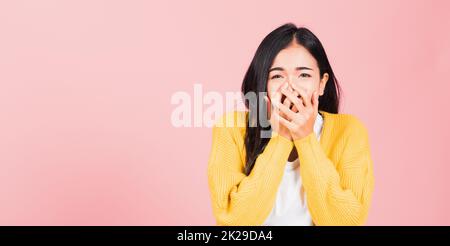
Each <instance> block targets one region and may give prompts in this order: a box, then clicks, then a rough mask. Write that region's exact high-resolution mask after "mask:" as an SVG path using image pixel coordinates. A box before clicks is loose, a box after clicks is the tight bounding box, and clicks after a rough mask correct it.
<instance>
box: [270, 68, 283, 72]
mask: <svg viewBox="0 0 450 246" xmlns="http://www.w3.org/2000/svg"><path fill="white" fill-rule="evenodd" d="M275 70H278V71H284V69H283V68H281V67H273V68H271V69H269V73H270V72H272V71H275Z"/></svg>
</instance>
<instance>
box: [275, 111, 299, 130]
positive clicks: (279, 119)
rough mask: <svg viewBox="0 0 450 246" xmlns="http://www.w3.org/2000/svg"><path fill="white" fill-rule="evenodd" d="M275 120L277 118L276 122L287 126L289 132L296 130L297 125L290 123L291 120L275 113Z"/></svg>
mask: <svg viewBox="0 0 450 246" xmlns="http://www.w3.org/2000/svg"><path fill="white" fill-rule="evenodd" d="M274 118H275V120H276V121H277V122H278V123H280V124H282V125H283V126H285V127H286V128H288V129H289V130H291V131H292V130H294V129H295V124H294V123H292V122H290V121H289V120H287V119H285V118H283V117H282V116H281V115H280V114H278V113H275V114H274Z"/></svg>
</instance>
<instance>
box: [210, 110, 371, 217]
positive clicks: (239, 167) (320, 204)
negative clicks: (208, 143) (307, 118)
mask: <svg viewBox="0 0 450 246" xmlns="http://www.w3.org/2000/svg"><path fill="white" fill-rule="evenodd" d="M320 113H321V115H322V116H323V118H324V124H323V127H322V133H321V137H320V142H319V141H318V140H317V137H316V136H315V133H314V132H313V133H311V134H310V135H308V136H307V137H305V138H302V139H299V140H296V141H290V140H288V139H287V138H284V137H282V136H280V135H276V134H274V135H273V136H272V137H271V139H270V140H269V142H268V144H267V146H266V147H265V149H264V151H263V152H262V153H261V154H260V155H259V156H258V158H257V160H256V162H255V165H254V167H253V170H252V171H251V173H250V174H249V175H248V176H247V175H245V173H244V166H245V147H244V134H245V124H246V122H245V117H246V112H240V111H236V112H231V113H227V114H226V115H225V116H224V117H222V118H221V119H220V120H218V121H217V122H216V124H215V126H214V127H213V134H212V135H213V140H212V148H211V154H210V159H209V163H208V184H209V189H210V193H211V202H212V208H213V213H214V217H215V218H216V221H217V225H261V224H262V223H263V222H264V221H265V220H266V218H267V216H268V215H269V213H270V212H271V210H272V208H273V205H274V203H275V198H276V194H277V191H278V186H279V184H280V182H281V179H282V177H283V173H284V169H285V164H286V161H287V159H288V157H289V154H290V153H291V150H292V148H293V147H294V146H295V148H297V152H298V155H299V160H300V174H301V178H302V184H303V187H304V190H305V192H306V194H307V196H308V199H307V204H308V209H309V212H310V214H311V217H312V220H313V222H314V224H315V225H362V224H364V223H365V220H366V218H367V215H368V210H369V206H370V202H371V197H372V191H373V187H374V177H373V167H372V160H371V157H370V150H369V140H368V134H367V130H366V128H365V127H364V126H363V124H362V123H361V122H360V121H359V120H358V119H357V118H355V117H354V116H351V115H347V114H331V113H326V112H323V111H320Z"/></svg>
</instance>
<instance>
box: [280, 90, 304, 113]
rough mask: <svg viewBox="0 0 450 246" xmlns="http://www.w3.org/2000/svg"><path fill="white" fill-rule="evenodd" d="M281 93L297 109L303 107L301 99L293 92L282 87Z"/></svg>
mask: <svg viewBox="0 0 450 246" xmlns="http://www.w3.org/2000/svg"><path fill="white" fill-rule="evenodd" d="M281 93H283V95H285V96H286V98H288V99H289V100H290V101H291V102H292V103H293V104H294V106H295V107H296V108H297V109H300V108H303V107H304V106H303V103H302V101H301V100H300V99H299V98H298V97H297V96H295V94H294V93H293V92H291V91H288V90H286V89H283V90H281ZM289 106H290V105H289ZM289 108H290V107H289Z"/></svg>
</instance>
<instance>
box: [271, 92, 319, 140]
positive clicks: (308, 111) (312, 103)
mask: <svg viewBox="0 0 450 246" xmlns="http://www.w3.org/2000/svg"><path fill="white" fill-rule="evenodd" d="M292 87H293V89H294V90H295V92H296V93H295V92H292V91H289V90H288V89H286V88H282V89H281V93H282V94H283V95H285V96H286V99H289V100H290V101H291V102H292V103H293V104H294V107H293V109H290V107H289V106H286V105H285V104H281V103H274V106H275V107H276V108H277V109H278V110H279V111H280V114H277V115H276V117H277V119H278V120H279V123H280V125H282V126H284V127H285V128H287V129H289V132H290V134H291V136H292V139H293V140H294V141H295V140H298V139H302V138H304V137H306V136H308V135H309V134H310V133H311V132H313V130H314V122H315V120H316V116H317V114H318V108H319V93H318V92H317V91H315V92H314V93H313V94H312V95H311V96H309V95H307V93H306V92H305V91H304V90H302V89H301V88H299V87H297V86H296V85H295V84H292ZM297 94H298V95H300V96H301V99H300V98H298V97H297ZM278 110H275V111H278Z"/></svg>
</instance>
